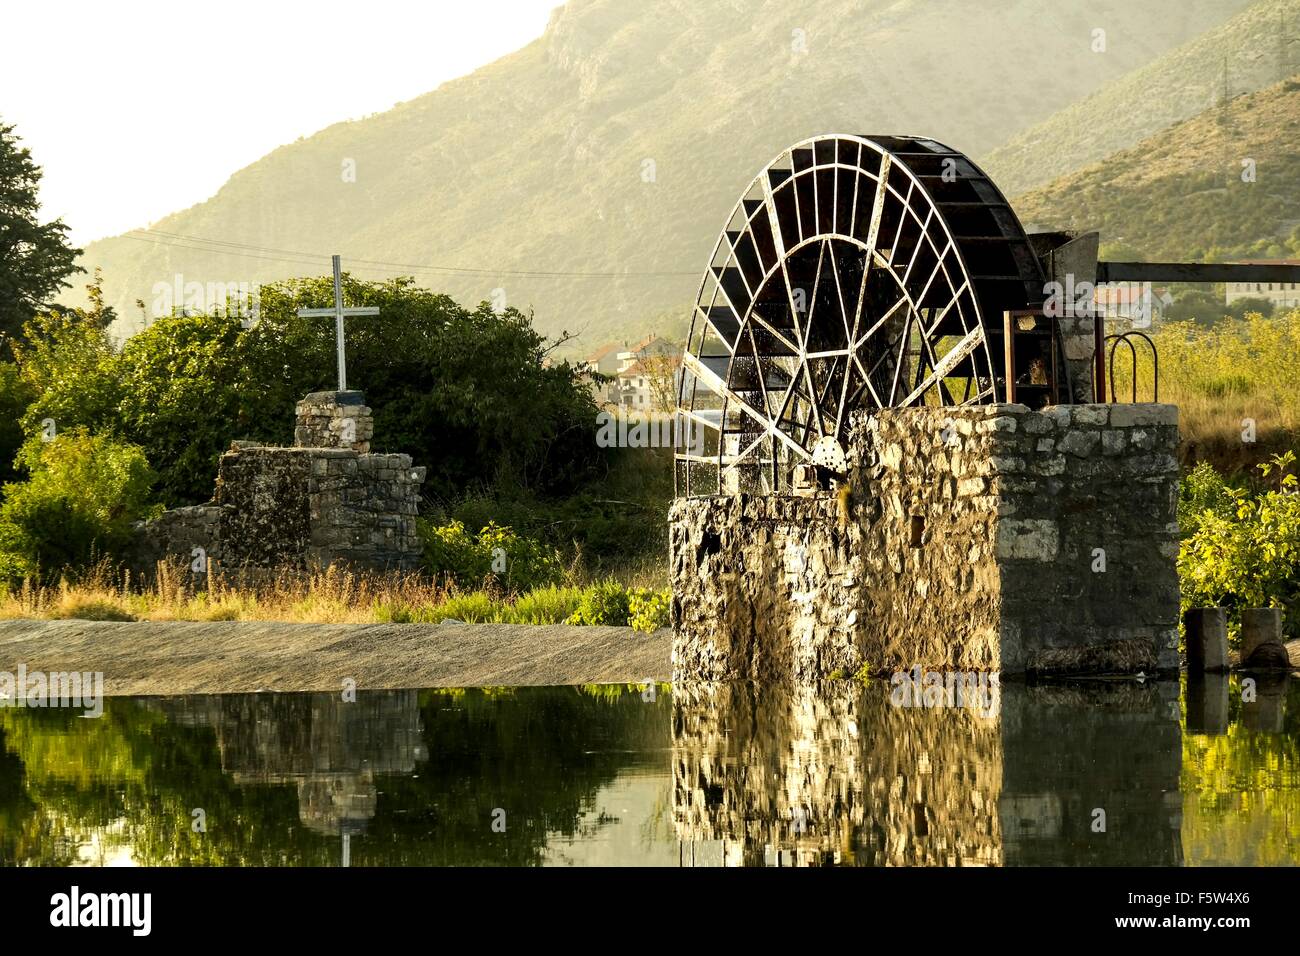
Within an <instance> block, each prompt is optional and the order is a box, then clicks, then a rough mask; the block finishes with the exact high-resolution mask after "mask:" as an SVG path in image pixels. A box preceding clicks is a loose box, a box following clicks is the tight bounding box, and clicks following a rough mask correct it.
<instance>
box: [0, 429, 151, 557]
mask: <svg viewBox="0 0 1300 956" xmlns="http://www.w3.org/2000/svg"><path fill="white" fill-rule="evenodd" d="M17 463H18V464H19V465H20V466H21V467H22V468H24V469H26V470H27V471H28V472H29V475H30V477H29V478H28V479H27V480H26V481H24V482H10V483H9V484H7V485H5V487H4V503H3V505H0V578H10V579H15V578H21V577H28V576H35V575H37V573H38V571H39V573H40V574H43V575H44V576H45V577H46V578H47V579H50V578H53V577H55V576H57V575H59V574H60V573H62V572H63V571H64V570H65V569H66V568H69V567H74V568H75V567H85V566H87V565H89V564H91V563H93V561H94V560H95V559H96V558H97V557H101V556H110V557H111V556H118V555H121V554H122V553H123V552H124V550H125V549H126V547H127V546H128V545H129V544H130V542H131V525H132V523H133V522H134V521H137V520H138V519H140V518H145V517H150V516H152V515H155V514H157V512H158V510H159V508H158V506H155V505H153V504H152V503H151V492H152V488H153V483H154V480H155V475H154V473H153V471H152V470H151V469H150V468H149V463H148V462H147V461H146V460H145V456H144V453H143V452H142V451H141V450H140V449H139V448H138V447H136V446H135V445H127V444H123V443H120V442H116V441H113V440H112V439H109V438H105V437H103V436H96V435H90V434H88V433H86V432H85V431H80V430H79V431H73V432H65V433H63V434H61V435H58V436H57V437H56V438H54V439H53V440H52V441H49V442H43V441H41V440H40V439H32V440H30V441H29V442H28V443H27V444H25V445H24V446H23V448H22V450H21V451H20V452H19V454H18V459H17Z"/></svg>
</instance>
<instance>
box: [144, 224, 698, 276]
mask: <svg viewBox="0 0 1300 956" xmlns="http://www.w3.org/2000/svg"><path fill="white" fill-rule="evenodd" d="M125 238H127V239H134V240H136V241H138V242H152V243H155V244H158V245H166V246H175V247H177V248H181V249H193V250H195V251H202V252H219V253H222V254H224V255H231V256H239V257H241V258H246V259H261V260H264V261H268V262H288V263H292V264H295V265H314V264H316V263H318V262H319V263H327V262H329V261H330V255H331V254H330V253H319V252H304V251H302V250H295V249H278V248H275V247H273V246H258V245H252V244H250V243H244V242H232V241H229V240H225V239H209V238H205V237H203V236H191V235H186V234H184V233H179V232H168V231H166V230H163V229H136V230H133V231H132V232H128V233H126V234H125ZM348 261H349V262H353V263H358V264H360V265H361V266H363V267H365V268H367V269H369V270H370V271H375V270H402V271H406V272H417V273H425V274H429V275H438V276H479V277H483V276H486V277H493V278H497V277H513V278H524V279H640V278H682V277H687V276H691V277H698V275H699V273H698V272H685V271H682V272H674V271H668V270H659V271H645V272H637V271H627V272H570V271H562V270H546V269H478V268H471V267H466V266H444V265H435V264H428V263H412V262H385V261H383V260H379V259H359V258H355V257H349V260H348Z"/></svg>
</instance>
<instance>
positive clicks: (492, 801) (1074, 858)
mask: <svg viewBox="0 0 1300 956" xmlns="http://www.w3.org/2000/svg"><path fill="white" fill-rule="evenodd" d="M889 697H890V695H889V688H888V685H887V684H882V683H879V682H877V683H874V684H872V685H870V686H868V687H866V688H863V687H861V686H859V685H857V684H854V683H851V682H833V683H830V684H827V685H825V686H822V687H820V688H816V689H809V690H801V691H792V690H788V689H787V690H782V689H777V688H760V687H755V686H752V685H747V684H737V685H705V686H694V687H689V688H679V689H678V690H677V692H676V693H675V694H673V693H670V692H669V690H668V689H667V688H660V689H659V690H658V693H656V694H648V693H643V692H642V689H641V688H640V687H636V686H629V687H621V686H612V687H611V686H602V687H585V688H571V687H562V688H518V689H510V688H495V689H480V690H427V691H392V692H369V693H367V692H361V693H359V694H358V695H357V699H356V702H355V703H348V702H345V701H344V700H342V699H341V697H340V696H339V695H332V694H287V695H282V694H259V695H227V696H206V697H189V698H153V699H110V700H109V701H108V702H107V707H106V710H105V714H104V716H103V717H102V718H100V719H98V720H86V719H82V718H80V717H78V716H76V715H75V714H70V713H63V712H60V711H42V710H15V709H0V862H3V863H5V864H11V865H12V864H15V863H17V864H46V865H65V864H79V863H90V864H111V863H146V864H178V865H185V864H198V865H278V864H287V865H340V864H344V865H347V864H351V865H409V864H424V865H446V864H453V865H455V864H459V865H586V864H665V865H714V866H716V865H742V864H743V865H781V866H787V865H817V864H852V865H862V866H898V865H944V866H953V865H963V866H971V865H977V866H988V865H994V866H997V865H1012V866H1014V865H1038V864H1060V863H1066V864H1074V865H1180V864H1181V865H1203V864H1251V863H1269V864H1292V865H1293V864H1295V863H1297V862H1300V796H1298V795H1300V733H1297V731H1298V730H1300V690H1298V687H1297V682H1296V681H1293V680H1288V679H1286V678H1282V679H1280V680H1279V679H1274V680H1264V679H1258V678H1257V680H1256V683H1255V684H1254V685H1245V684H1243V683H1242V681H1241V680H1239V679H1238V678H1236V677H1232V678H1227V677H1210V678H1205V679H1201V680H1197V681H1192V682H1188V683H1187V684H1186V685H1185V687H1184V688H1183V689H1182V691H1181V692H1180V688H1179V686H1178V685H1177V684H1176V683H1155V684H1153V683H1146V684H1141V683H1136V682H1132V681H1122V682H1121V681H1117V682H1093V683H1088V684H1077V685H1069V686H1049V687H1042V686H1039V687H1026V686H1023V685H1008V686H1004V687H1003V688H1001V694H1000V699H999V700H998V701H997V706H995V707H992V708H989V709H987V710H985V711H983V712H981V711H980V710H978V709H974V708H970V707H966V708H960V707H958V708H949V707H925V706H895V705H894V704H891V702H890V699H889ZM196 810H201V811H202V815H203V819H204V821H205V823H206V829H205V830H202V831H200V830H198V829H196V827H195V825H194V821H195V811H196ZM494 822H496V823H498V824H504V831H502V829H501V828H500V826H496V827H494V826H493V824H494Z"/></svg>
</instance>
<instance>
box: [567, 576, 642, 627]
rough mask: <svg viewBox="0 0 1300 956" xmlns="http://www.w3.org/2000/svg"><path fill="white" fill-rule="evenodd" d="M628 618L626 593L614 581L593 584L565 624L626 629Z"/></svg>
mask: <svg viewBox="0 0 1300 956" xmlns="http://www.w3.org/2000/svg"><path fill="white" fill-rule="evenodd" d="M627 618H628V593H627V589H626V588H624V587H623V585H621V584H619V583H618V582H617V581H614V580H612V579H611V580H607V581H601V582H600V583H599V584H593V585H592V586H591V587H589V588H587V589H586V591H584V592H583V595H582V601H581V602H580V603H579V604H578V609H577V610H576V611H574V612H573V614H572V615H571V616H570V617H569V619H568V621H567V622H566V623H568V624H578V625H584V626H593V625H601V624H604V625H612V626H615V627H626V626H627Z"/></svg>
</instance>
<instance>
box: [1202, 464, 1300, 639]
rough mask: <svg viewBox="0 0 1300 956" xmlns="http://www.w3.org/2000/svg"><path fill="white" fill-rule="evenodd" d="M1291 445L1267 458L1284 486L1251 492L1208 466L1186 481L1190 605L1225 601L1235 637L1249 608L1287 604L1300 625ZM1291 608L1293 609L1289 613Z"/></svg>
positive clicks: (1291, 619) (1267, 471)
mask: <svg viewBox="0 0 1300 956" xmlns="http://www.w3.org/2000/svg"><path fill="white" fill-rule="evenodd" d="M1294 461H1295V456H1294V455H1293V454H1292V453H1290V452H1288V453H1287V454H1285V455H1279V456H1277V457H1276V458H1274V460H1273V461H1271V462H1267V463H1265V464H1264V465H1261V466H1260V468H1259V470H1260V471H1261V472H1262V473H1263V476H1264V478H1265V479H1271V480H1275V481H1276V485H1277V488H1276V489H1275V490H1268V491H1264V492H1261V493H1259V494H1251V493H1250V492H1249V491H1247V490H1245V489H1241V488H1232V487H1229V486H1228V485H1227V484H1226V482H1224V481H1223V479H1222V478H1220V477H1218V476H1217V475H1215V474H1214V473H1213V471H1212V470H1209V469H1208V468H1206V467H1198V468H1197V469H1196V470H1194V471H1193V472H1192V473H1191V475H1189V476H1188V478H1187V479H1185V480H1184V485H1183V495H1182V498H1181V499H1180V503H1179V504H1180V507H1179V512H1180V514H1179V518H1180V522H1181V523H1182V526H1183V531H1184V533H1185V534H1187V537H1185V538H1184V539H1183V543H1182V547H1181V549H1180V551H1179V555H1178V576H1179V582H1180V585H1181V588H1182V599H1183V600H1182V604H1183V608H1184V609H1186V608H1189V607H1225V608H1227V609H1228V612H1229V620H1230V622H1231V625H1232V635H1233V640H1234V643H1235V641H1236V637H1237V629H1238V626H1239V623H1240V615H1239V612H1240V610H1241V608H1250V607H1280V608H1283V609H1284V613H1283V621H1284V622H1285V626H1286V627H1287V630H1288V632H1289V633H1290V635H1291V636H1296V634H1297V632H1300V622H1297V620H1296V617H1297V611H1300V495H1298V494H1296V490H1297V487H1300V482H1297V479H1296V476H1295V475H1293V474H1289V473H1287V469H1288V468H1289V467H1290V466H1291V464H1292V463H1293V462H1294ZM1288 611H1289V612H1290V613H1287V612H1288Z"/></svg>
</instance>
